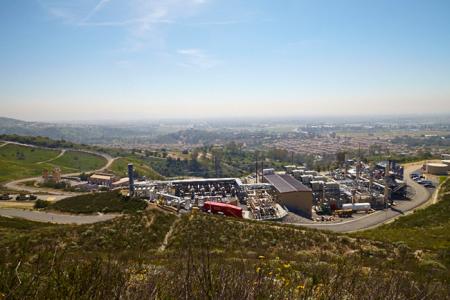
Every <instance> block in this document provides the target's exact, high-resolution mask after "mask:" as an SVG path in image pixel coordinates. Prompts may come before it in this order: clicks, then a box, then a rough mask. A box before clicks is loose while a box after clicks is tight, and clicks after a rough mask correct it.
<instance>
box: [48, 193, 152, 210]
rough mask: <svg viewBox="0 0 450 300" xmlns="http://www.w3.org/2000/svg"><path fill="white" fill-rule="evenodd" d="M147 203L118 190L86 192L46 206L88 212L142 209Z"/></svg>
mask: <svg viewBox="0 0 450 300" xmlns="http://www.w3.org/2000/svg"><path fill="white" fill-rule="evenodd" d="M146 206H147V203H146V202H145V201H143V200H139V199H126V198H124V197H122V196H121V195H120V194H119V192H118V191H111V192H105V193H95V194H86V195H80V196H75V197H70V198H65V199H62V200H60V201H57V202H55V203H53V204H51V205H50V206H48V207H47V209H48V210H57V211H63V212H70V213H80V214H90V213H96V212H103V213H109V212H127V211H128V212H132V211H137V210H143V209H145V208H146Z"/></svg>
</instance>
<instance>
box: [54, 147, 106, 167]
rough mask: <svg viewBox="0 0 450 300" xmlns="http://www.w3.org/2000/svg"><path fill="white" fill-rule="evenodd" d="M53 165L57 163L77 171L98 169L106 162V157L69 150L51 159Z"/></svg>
mask: <svg viewBox="0 0 450 300" xmlns="http://www.w3.org/2000/svg"><path fill="white" fill-rule="evenodd" d="M51 164H52V165H56V166H59V167H62V168H65V169H72V170H73V171H74V172H76V171H89V170H97V169H100V168H101V167H103V166H104V165H105V164H106V159H105V158H103V157H101V156H98V155H95V154H90V153H85V152H79V151H67V152H66V153H64V155H63V156H61V157H59V158H57V159H55V160H53V161H51Z"/></svg>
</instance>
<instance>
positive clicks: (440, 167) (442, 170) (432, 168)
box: [426, 163, 448, 175]
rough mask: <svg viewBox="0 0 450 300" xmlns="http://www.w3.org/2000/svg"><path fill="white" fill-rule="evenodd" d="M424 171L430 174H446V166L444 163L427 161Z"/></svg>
mask: <svg viewBox="0 0 450 300" xmlns="http://www.w3.org/2000/svg"><path fill="white" fill-rule="evenodd" d="M426 171H427V173H428V174H432V175H447V172H448V166H447V165H446V164H439V163H428V164H427V165H426Z"/></svg>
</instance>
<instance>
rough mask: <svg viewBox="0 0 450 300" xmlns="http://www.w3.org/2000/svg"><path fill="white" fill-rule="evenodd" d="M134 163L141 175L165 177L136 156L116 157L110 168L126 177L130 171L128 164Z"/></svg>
mask: <svg viewBox="0 0 450 300" xmlns="http://www.w3.org/2000/svg"><path fill="white" fill-rule="evenodd" d="M129 163H133V165H134V169H135V170H136V171H137V172H138V173H139V175H141V176H146V177H147V178H150V179H162V178H163V177H162V176H161V175H160V174H158V173H157V172H156V171H155V170H153V169H152V167H150V166H149V165H148V164H147V163H145V162H144V161H142V160H140V159H138V158H134V157H121V158H118V159H116V160H115V161H114V162H113V164H112V165H111V167H110V170H111V171H112V172H114V174H116V175H117V176H121V177H125V176H127V172H128V164H129Z"/></svg>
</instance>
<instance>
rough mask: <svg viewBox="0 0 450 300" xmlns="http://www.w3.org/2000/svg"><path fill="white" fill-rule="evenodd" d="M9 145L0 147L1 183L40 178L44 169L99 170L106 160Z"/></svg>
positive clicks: (86, 154) (85, 155)
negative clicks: (34, 177)
mask: <svg viewBox="0 0 450 300" xmlns="http://www.w3.org/2000/svg"><path fill="white" fill-rule="evenodd" d="M60 153H61V151H59V150H53V149H43V148H37V147H28V146H21V145H14V144H8V145H5V146H2V147H0V182H5V181H9V180H14V179H21V178H27V177H33V176H39V175H41V174H42V171H43V170H44V169H52V168H54V167H59V168H60V169H61V171H62V172H63V173H71V172H81V171H89V170H95V169H99V168H101V167H102V166H104V165H105V164H106V160H105V159H104V158H103V157H101V156H98V155H94V154H90V153H84V152H80V151H66V152H65V153H64V155H62V156H61V157H58V155H59V154H60Z"/></svg>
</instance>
